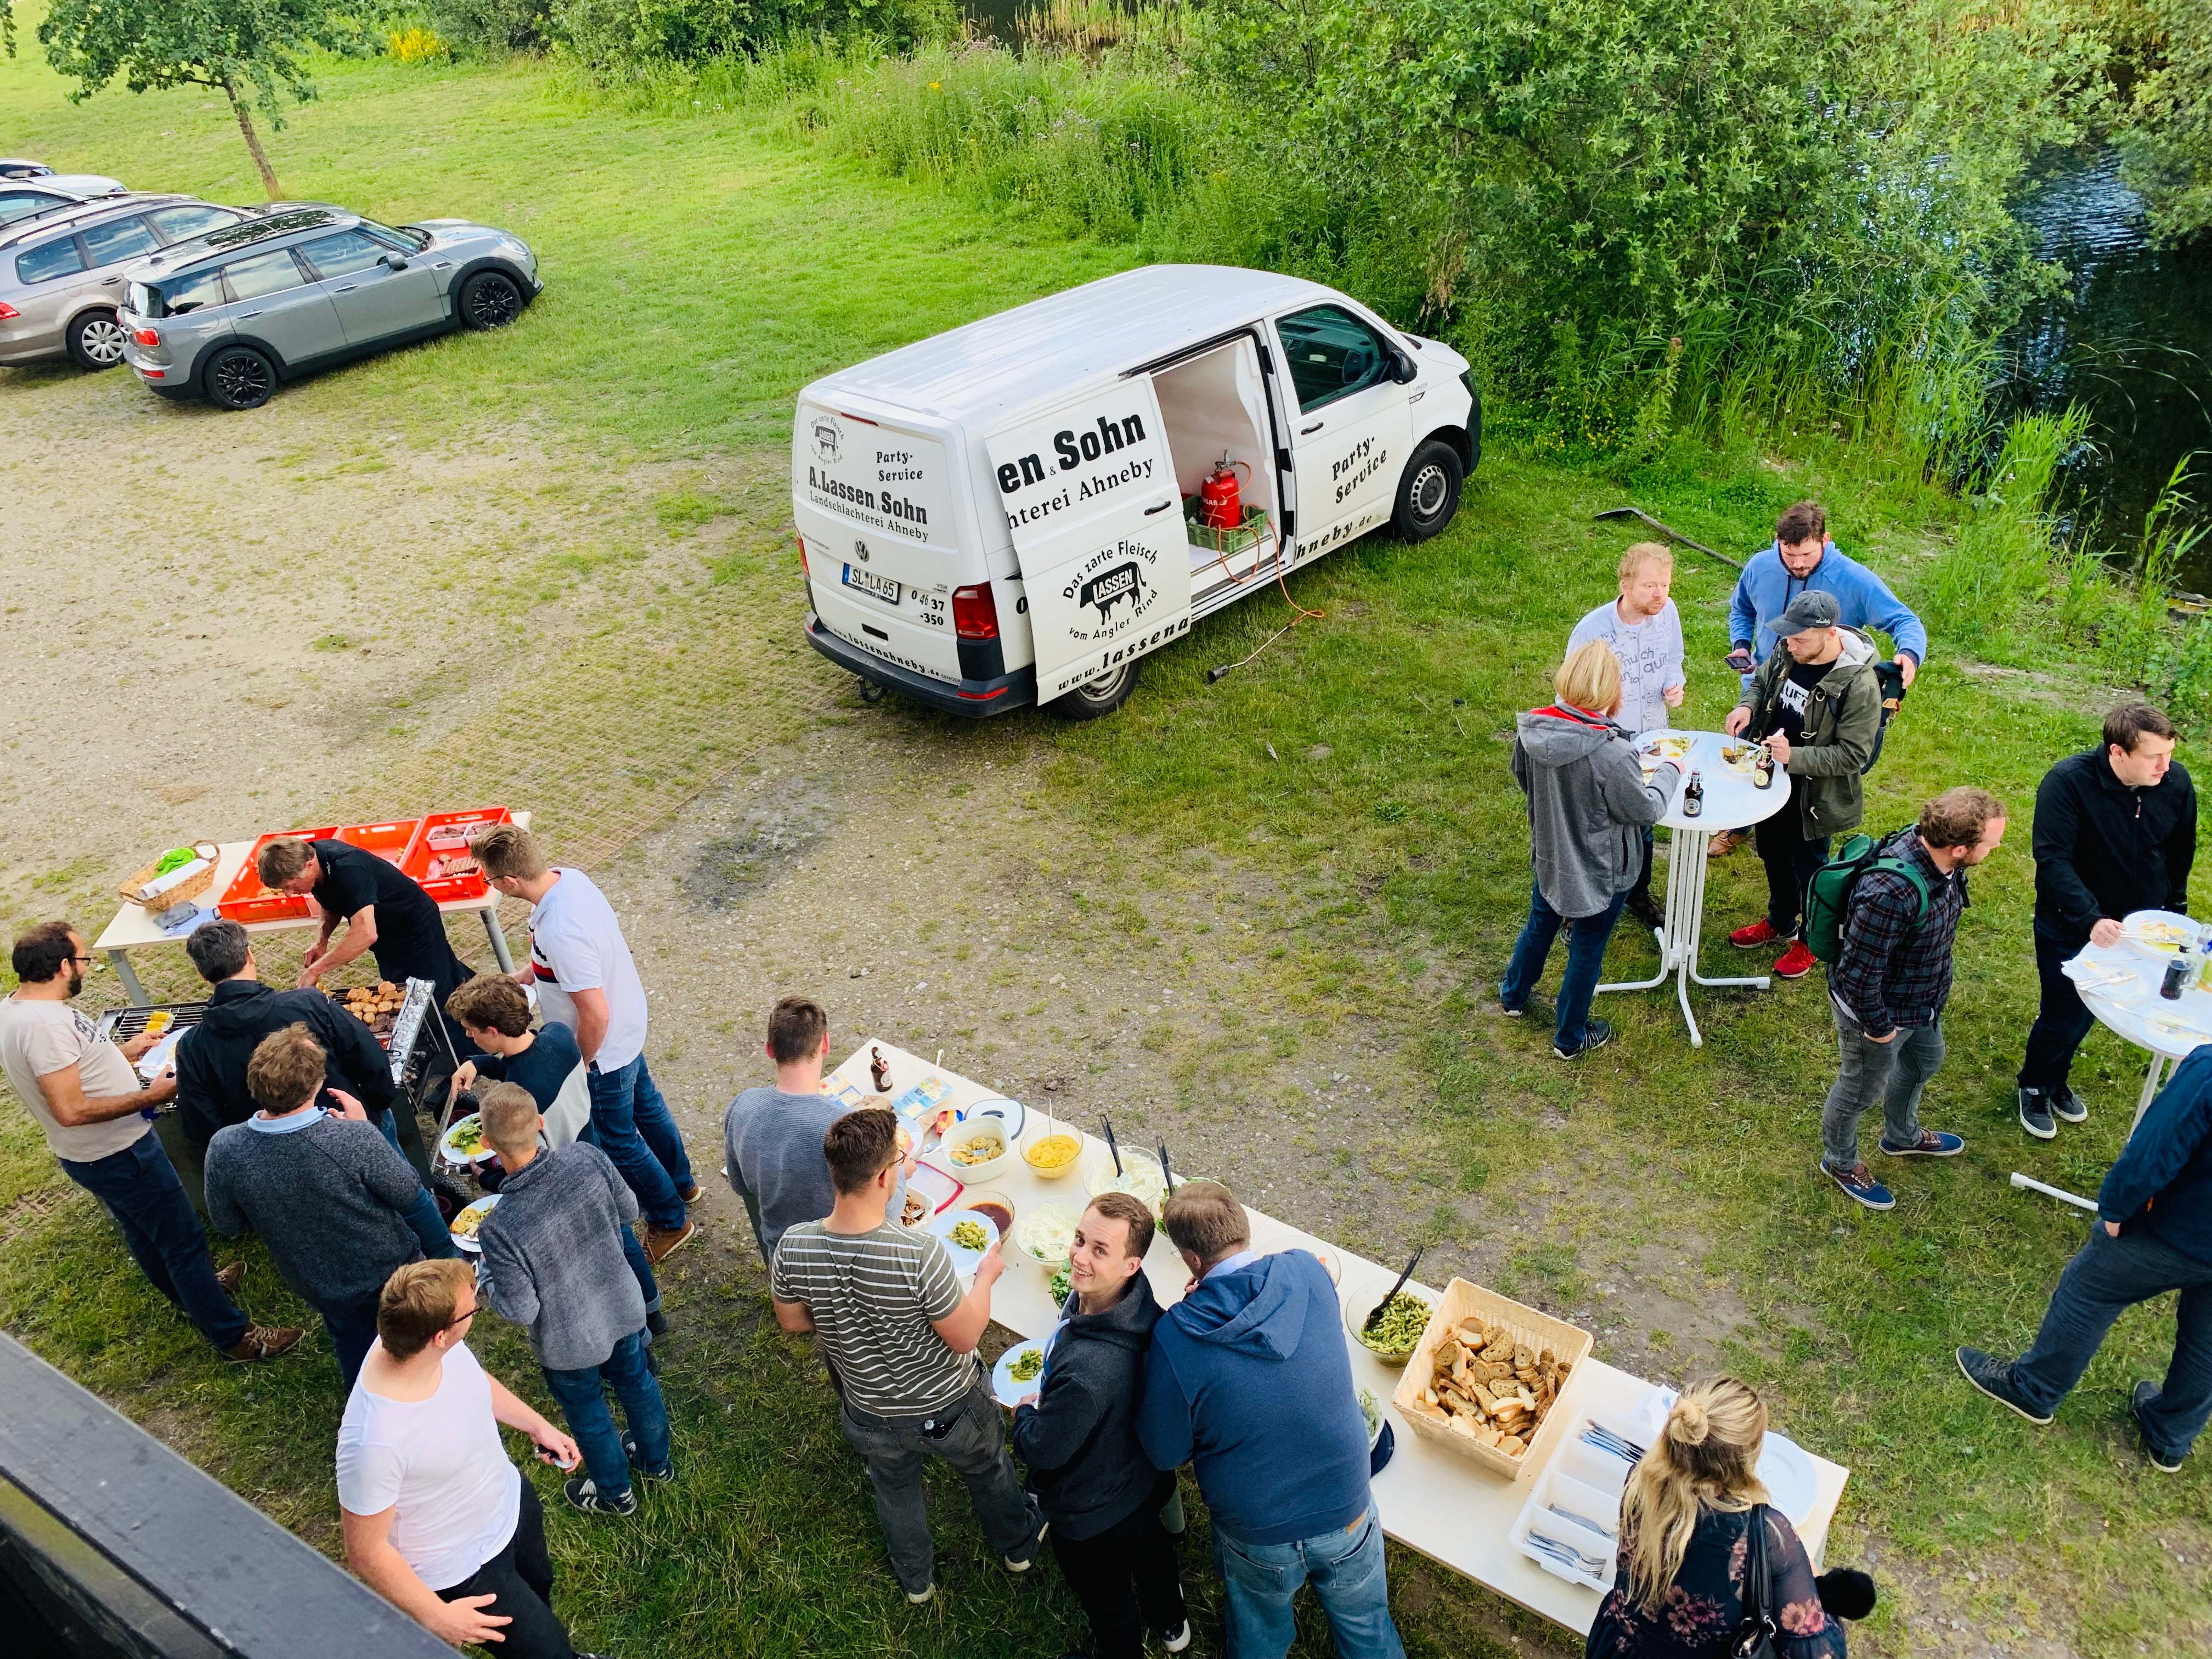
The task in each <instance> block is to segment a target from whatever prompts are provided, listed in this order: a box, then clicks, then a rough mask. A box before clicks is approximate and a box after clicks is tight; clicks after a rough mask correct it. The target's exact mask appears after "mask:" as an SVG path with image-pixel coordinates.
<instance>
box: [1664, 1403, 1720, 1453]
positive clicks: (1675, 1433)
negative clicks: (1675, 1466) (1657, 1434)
mask: <svg viewBox="0 0 2212 1659" xmlns="http://www.w3.org/2000/svg"><path fill="white" fill-rule="evenodd" d="M1710 1431H1711V1425H1710V1424H1709V1423H1708V1422H1707V1420H1706V1418H1705V1402H1704V1401H1699V1400H1696V1399H1692V1398H1691V1397H1689V1396H1687V1395H1685V1396H1684V1397H1683V1398H1682V1399H1680V1400H1678V1401H1675V1402H1674V1410H1673V1411H1672V1412H1670V1413H1668V1416H1667V1437H1668V1439H1669V1440H1674V1441H1677V1442H1679V1443H1681V1444H1683V1445H1685V1446H1702V1445H1704V1444H1705V1436H1706V1435H1707V1434H1708V1433H1709V1432H1710Z"/></svg>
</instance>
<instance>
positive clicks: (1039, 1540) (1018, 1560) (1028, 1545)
mask: <svg viewBox="0 0 2212 1659" xmlns="http://www.w3.org/2000/svg"><path fill="white" fill-rule="evenodd" d="M1030 1520H1032V1521H1035V1522H1036V1531H1035V1532H1033V1533H1031V1534H1030V1535H1029V1536H1028V1537H1027V1538H1026V1539H1024V1541H1022V1542H1021V1543H1020V1544H1018V1545H1017V1546H1016V1547H1014V1549H1013V1550H1012V1552H1010V1553H1007V1554H1006V1555H1002V1556H1000V1558H999V1559H1000V1560H1002V1561H1004V1562H1005V1563H1006V1571H1008V1572H1027V1571H1029V1570H1030V1565H1032V1564H1033V1563H1034V1562H1035V1561H1036V1559H1037V1552H1038V1551H1039V1550H1041V1549H1042V1548H1043V1547H1044V1535H1045V1534H1047V1533H1048V1532H1050V1531H1051V1530H1052V1522H1049V1521H1046V1520H1042V1519H1041V1518H1040V1517H1039V1516H1038V1515H1037V1512H1036V1508H1035V1507H1034V1506H1032V1507H1031V1508H1030Z"/></svg>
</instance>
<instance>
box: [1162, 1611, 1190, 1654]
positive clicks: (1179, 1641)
mask: <svg viewBox="0 0 2212 1659" xmlns="http://www.w3.org/2000/svg"><path fill="white" fill-rule="evenodd" d="M1160 1645H1161V1646H1162V1647H1164V1648H1165V1649H1166V1650H1168V1651H1169V1652H1170V1653H1181V1652H1182V1650H1184V1649H1185V1648H1187V1647H1188V1646H1189V1645H1190V1620H1188V1619H1186V1620H1183V1621H1182V1623H1181V1624H1180V1625H1177V1626H1176V1627H1175V1628H1174V1629H1173V1630H1164V1631H1162V1632H1160Z"/></svg>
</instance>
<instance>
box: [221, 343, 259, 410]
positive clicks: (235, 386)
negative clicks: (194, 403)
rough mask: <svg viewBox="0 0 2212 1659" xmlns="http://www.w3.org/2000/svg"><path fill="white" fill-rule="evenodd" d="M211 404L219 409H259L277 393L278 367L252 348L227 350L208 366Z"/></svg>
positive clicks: (231, 347)
mask: <svg viewBox="0 0 2212 1659" xmlns="http://www.w3.org/2000/svg"><path fill="white" fill-rule="evenodd" d="M205 384H206V386H207V397H208V401H209V402H210V403H211V404H214V405H215V406H216V408H217V409H258V408H260V407H261V405H262V404H265V403H267V402H268V401H269V399H270V398H272V397H273V396H275V395H276V365H275V364H273V363H271V362H270V361H269V360H268V359H267V358H266V357H264V356H262V355H261V354H260V353H259V352H258V351H256V350H255V349H253V348H252V346H225V347H224V348H223V349H222V350H221V351H218V352H216V354H215V356H213V357H212V358H210V360H209V362H208V366H207V374H206V380H205Z"/></svg>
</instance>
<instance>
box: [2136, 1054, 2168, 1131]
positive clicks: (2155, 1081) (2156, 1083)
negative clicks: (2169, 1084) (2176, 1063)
mask: <svg viewBox="0 0 2212 1659" xmlns="http://www.w3.org/2000/svg"><path fill="white" fill-rule="evenodd" d="M2170 1065H2172V1061H2171V1060H2167V1059H2166V1056H2165V1055H2164V1054H2153V1055H2152V1056H2151V1057H2150V1070H2148V1072H2145V1073H2143V1086H2142V1093H2141V1094H2140V1095H2137V1096H2136V1115H2135V1121H2134V1122H2131V1123H2130V1124H2129V1125H2128V1133H2130V1134H2133V1133H2135V1132H2136V1123H2140V1122H2142V1121H2143V1114H2144V1113H2145V1112H2147V1111H2148V1110H2150V1103H2151V1102H2153V1101H2154V1100H2156V1099H2157V1098H2158V1091H2160V1089H2163V1088H2164V1087H2166V1067H2167V1066H2170Z"/></svg>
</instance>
